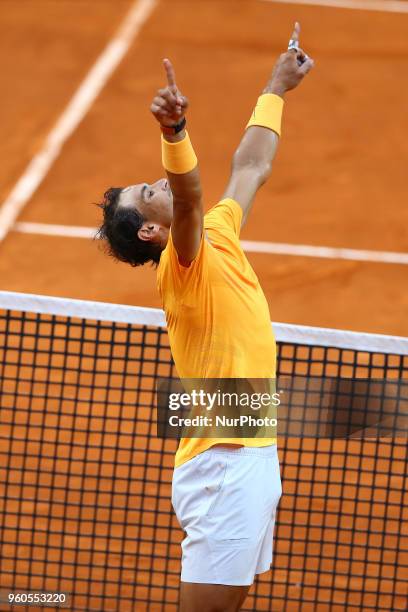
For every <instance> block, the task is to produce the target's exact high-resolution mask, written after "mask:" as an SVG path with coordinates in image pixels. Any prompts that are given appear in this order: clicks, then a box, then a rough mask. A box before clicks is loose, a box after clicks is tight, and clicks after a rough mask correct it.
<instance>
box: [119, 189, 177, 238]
mask: <svg viewBox="0 0 408 612" xmlns="http://www.w3.org/2000/svg"><path fill="white" fill-rule="evenodd" d="M118 205H119V207H122V206H123V207H130V208H136V210H137V211H138V212H139V213H140V214H141V215H142V216H143V217H144V218H145V220H146V223H147V224H153V225H155V226H158V227H162V228H163V229H169V228H170V225H171V222H172V219H173V195H172V193H171V190H170V186H169V183H168V181H167V179H164V178H163V179H159V180H158V181H156V182H155V183H153V184H152V185H149V184H147V183H139V184H138V185H130V186H129V187H125V188H124V189H122V192H121V194H120V196H119V202H118Z"/></svg>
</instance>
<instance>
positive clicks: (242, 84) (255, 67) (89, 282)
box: [0, 0, 408, 335]
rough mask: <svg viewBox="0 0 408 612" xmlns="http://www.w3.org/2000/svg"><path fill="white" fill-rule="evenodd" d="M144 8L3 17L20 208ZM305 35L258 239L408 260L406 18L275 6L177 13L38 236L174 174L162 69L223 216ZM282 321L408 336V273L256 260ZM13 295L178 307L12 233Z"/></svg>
mask: <svg viewBox="0 0 408 612" xmlns="http://www.w3.org/2000/svg"><path fill="white" fill-rule="evenodd" d="M129 6H131V3H130V2H126V1H120V0H115V1H113V0H112V1H108V0H104V1H101V2H87V1H84V0H75V2H72V1H66V0H59V2H46V1H32V0H25V1H24V3H15V2H11V1H8V0H3V2H1V6H0V19H1V28H2V36H1V40H0V49H1V53H0V58H1V59H0V67H1V74H2V79H3V88H2V96H1V102H0V104H1V115H2V122H1V126H0V149H1V158H2V163H1V167H0V196H1V197H2V198H3V199H4V198H5V197H6V196H7V194H8V192H9V191H10V189H11V188H12V186H13V185H14V184H15V182H16V180H17V179H18V177H19V176H20V175H21V173H22V172H23V170H24V168H25V167H26V164H27V163H28V161H29V160H30V159H31V157H32V156H33V154H34V153H35V152H36V151H37V150H38V149H39V147H40V146H41V144H42V142H43V140H44V138H45V136H46V135H47V133H48V131H49V130H50V129H51V127H52V126H53V124H54V123H55V121H56V119H57V117H58V116H59V114H60V113H61V112H62V110H63V108H64V107H65V105H66V104H67V102H68V100H69V99H70V97H71V95H72V94H73V93H74V91H75V90H76V88H77V86H78V85H79V83H80V82H81V80H82V79H83V78H84V76H85V75H86V73H87V71H88V70H89V68H90V67H91V65H92V63H93V62H94V61H95V59H96V58H97V57H98V55H99V54H100V52H101V51H102V49H103V48H104V46H105V44H106V43H107V42H108V41H109V39H110V38H111V36H112V34H113V33H114V32H115V30H116V28H117V26H118V25H119V23H120V22H121V20H122V19H123V17H124V15H125V14H126V11H127V10H128V8H129ZM295 19H299V21H300V22H301V25H302V44H303V46H304V48H305V49H306V50H307V52H308V53H309V54H310V55H312V56H313V57H314V58H315V59H316V68H315V70H314V72H313V74H312V75H310V77H309V78H308V79H307V82H305V83H304V84H303V85H302V86H301V87H300V88H299V89H298V90H297V91H296V92H291V93H290V94H288V96H287V103H286V109H285V117H284V131H283V138H282V142H281V145H280V149H279V151H278V155H277V157H276V161H275V165H274V170H273V175H272V177H271V179H270V180H269V182H268V183H267V185H266V186H265V187H264V188H263V189H262V191H261V192H260V193H259V195H258V197H257V200H256V202H255V205H254V208H253V211H252V213H251V216H250V219H249V222H248V224H247V226H246V227H245V229H244V231H243V233H242V237H243V238H245V239H249V240H263V241H271V242H287V243H295V244H309V245H324V246H335V247H349V248H355V249H369V250H388V251H407V247H408V243H407V233H406V228H407V226H408V212H407V207H406V205H405V201H406V195H407V192H406V159H407V153H408V144H407V139H406V138H405V132H404V129H403V126H404V124H405V122H406V99H407V87H408V86H407V82H406V79H405V77H404V75H405V74H406V73H407V69H408V43H407V38H406V26H407V19H408V17H407V16H405V15H398V14H390V13H381V12H367V11H356V10H345V9H342V10H340V9H333V8H329V7H327V8H325V7H308V6H294V5H285V4H270V3H266V2H261V1H257V0H248V1H246V0H236V1H233V0H231V1H225V0H224V1H216V0H211V1H201V0H194V1H193V0H191V1H190V2H187V1H183V2H181V1H176V0H165V1H164V0H162V1H161V2H159V3H158V6H157V8H156V9H155V11H154V13H153V15H152V16H151V18H150V19H149V20H148V21H147V23H146V24H145V25H144V27H143V28H142V30H141V32H140V34H139V36H138V37H137V39H136V40H135V42H134V44H133V45H132V47H131V50H130V52H129V53H128V55H127V56H126V58H125V59H124V61H123V62H122V64H121V65H120V66H119V68H118V70H117V71H116V72H115V73H114V75H113V76H112V78H111V79H110V80H109V82H108V84H107V86H106V87H105V89H104V90H103V91H102V94H101V95H100V97H99V98H98V99H97V101H96V103H95V104H94V105H93V107H92V108H91V110H90V112H89V113H88V115H87V116H86V117H85V119H84V121H83V122H82V123H81V125H80V126H79V128H78V129H77V130H76V132H75V133H74V135H73V136H72V137H71V138H70V139H69V141H68V142H67V143H66V145H65V147H64V148H63V150H62V153H61V155H60V157H59V158H58V160H57V161H56V163H55V164H54V166H53V167H52V169H51V171H50V172H49V174H48V175H47V177H46V179H45V181H44V182H43V184H42V185H41V186H40V188H39V189H38V191H37V192H36V193H35V195H34V196H33V198H32V199H31V201H30V202H29V203H28V204H27V206H26V208H25V209H24V211H23V213H22V215H21V216H20V219H19V220H21V221H32V222H42V223H56V224H64V225H81V226H91V227H92V226H95V227H96V225H97V224H98V223H99V221H100V218H99V210H97V209H96V207H94V206H93V205H92V203H93V202H96V201H98V200H99V199H100V198H101V196H102V194H103V191H104V190H105V188H107V187H109V186H111V185H118V186H122V185H123V186H124V185H127V184H132V183H135V182H141V181H147V182H153V181H154V180H156V179H157V178H159V177H160V176H162V174H163V170H162V168H161V163H160V143H159V135H158V130H157V126H156V124H155V122H154V120H153V118H152V117H151V116H150V113H149V104H150V101H151V97H152V95H153V93H154V92H155V90H156V89H157V88H158V87H160V86H162V84H163V74H162V68H161V58H162V57H163V56H165V55H167V56H169V57H170V58H171V59H172V60H173V62H174V65H175V67H176V71H177V77H178V82H179V84H180V88H182V91H183V92H185V94H186V95H188V96H189V98H190V102H191V108H190V112H189V129H190V133H191V136H192V139H193V142H194V146H195V148H196V151H197V154H198V156H199V160H200V164H201V171H202V180H203V185H204V193H205V203H206V207H210V206H211V205H212V204H214V203H215V202H216V201H217V199H218V198H219V197H220V195H221V194H222V192H223V189H224V187H225V184H226V181H227V180H228V174H229V167H230V159H231V156H232V154H233V152H234V149H235V147H236V146H237V144H238V142H239V139H240V137H241V134H242V130H243V127H244V125H245V122H246V120H247V118H248V116H249V114H250V111H251V109H252V106H253V104H254V102H255V100H256V98H257V95H258V93H259V92H260V91H261V90H262V88H263V86H264V84H265V82H266V79H267V78H268V75H269V73H270V71H271V68H272V65H273V62H274V59H275V58H276V56H277V55H278V54H279V52H280V51H281V50H282V49H283V48H284V46H285V43H286V42H287V37H288V33H290V31H291V27H292V25H293V22H294V20H295ZM248 257H249V259H250V261H251V263H252V264H253V266H254V268H255V270H256V272H257V274H258V276H259V278H260V280H261V283H262V286H263V287H264V290H265V293H266V295H267V298H268V301H269V305H270V310H271V318H272V320H275V321H285V322H289V323H301V324H310V325H318V326H329V327H338V328H348V329H354V330H362V331H372V332H379V333H390V334H400V335H406V334H407V320H408V319H407V312H408V290H407V269H406V267H405V266H402V265H395V264H377V263H364V262H354V261H341V260H325V259H316V258H304V257H291V256H276V255H264V254H249V255H248ZM0 288H1V289H6V290H11V291H22V292H32V293H41V294H49V295H57V296H66V297H74V298H85V299H91V300H102V301H109V302H118V303H125V304H135V305H146V306H160V305H161V304H160V300H159V296H158V295H157V293H156V285H155V274H154V271H153V270H152V269H150V268H149V267H146V268H145V269H132V268H131V267H127V266H126V265H123V264H116V263H114V262H113V261H110V260H109V259H108V258H107V257H105V256H103V255H102V254H101V252H100V251H99V250H98V248H97V245H96V244H95V243H93V242H92V241H89V240H86V239H80V238H61V237H51V236H50V237H48V236H38V235H34V234H33V235H26V234H20V233H17V232H14V231H12V232H10V233H9V235H8V236H7V238H6V239H5V240H4V241H3V243H2V244H0Z"/></svg>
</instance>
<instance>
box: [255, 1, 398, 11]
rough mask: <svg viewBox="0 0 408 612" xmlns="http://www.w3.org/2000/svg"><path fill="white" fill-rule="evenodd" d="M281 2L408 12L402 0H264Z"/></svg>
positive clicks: (361, 9)
mask: <svg viewBox="0 0 408 612" xmlns="http://www.w3.org/2000/svg"><path fill="white" fill-rule="evenodd" d="M263 2H280V3H281V4H306V5H308V6H330V7H332V8H346V9H357V10H360V11H381V12H386V13H408V3H407V2H403V1H402V0H263Z"/></svg>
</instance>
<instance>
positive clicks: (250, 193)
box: [223, 23, 313, 225]
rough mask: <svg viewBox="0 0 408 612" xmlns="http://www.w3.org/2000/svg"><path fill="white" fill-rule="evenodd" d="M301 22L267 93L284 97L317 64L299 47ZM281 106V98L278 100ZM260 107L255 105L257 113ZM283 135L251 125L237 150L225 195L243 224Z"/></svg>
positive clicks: (265, 90)
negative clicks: (240, 214)
mask: <svg viewBox="0 0 408 612" xmlns="http://www.w3.org/2000/svg"><path fill="white" fill-rule="evenodd" d="M299 32H300V25H299V24H298V23H296V24H295V29H294V31H293V33H292V38H291V40H290V43H289V50H288V51H287V52H286V53H283V54H282V55H281V56H280V57H279V59H278V61H277V62H276V64H275V67H274V69H273V72H272V76H271V78H270V79H269V81H268V83H267V85H266V87H265V89H264V90H263V93H264V94H274V95H275V96H278V97H279V98H282V99H283V98H284V96H285V93H286V92H287V91H289V90H290V89H294V88H295V87H297V86H298V85H299V83H300V82H301V81H302V79H303V77H304V76H305V75H306V74H307V73H308V72H309V70H310V69H311V68H312V67H313V60H311V59H310V58H308V57H307V56H306V55H305V53H304V52H303V51H302V50H301V49H300V48H299ZM274 102H275V103H276V104H277V105H278V106H279V104H283V102H280V100H275V101H274ZM256 110H257V108H255V111H254V116H255V113H256ZM278 142H279V135H278V133H277V132H276V131H274V130H273V129H269V128H267V127H262V126H259V125H251V126H250V127H248V128H247V129H246V131H245V134H244V136H243V138H242V140H241V142H240V144H239V146H238V149H237V150H236V152H235V154H234V157H233V160H232V170H231V176H230V180H229V183H228V186H227V188H226V190H225V192H224V196H223V197H224V198H232V199H234V200H236V201H237V202H238V204H239V205H240V206H241V208H242V210H243V213H244V214H243V220H242V225H243V224H244V223H245V221H246V218H247V216H248V213H249V210H250V208H251V205H252V202H253V199H254V197H255V194H256V192H257V191H258V189H259V188H260V187H261V186H262V185H263V184H264V183H265V181H266V180H267V179H268V177H269V176H270V174H271V170H272V161H273V158H274V157H275V153H276V150H277V148H278Z"/></svg>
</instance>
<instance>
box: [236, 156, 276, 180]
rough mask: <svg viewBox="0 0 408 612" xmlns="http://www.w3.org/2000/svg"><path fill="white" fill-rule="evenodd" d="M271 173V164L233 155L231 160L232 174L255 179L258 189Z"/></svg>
mask: <svg viewBox="0 0 408 612" xmlns="http://www.w3.org/2000/svg"><path fill="white" fill-rule="evenodd" d="M271 172H272V163H271V162H267V161H264V160H259V159H256V158H251V157H247V158H246V159H242V157H241V156H239V155H234V157H233V159H232V173H233V174H236V175H238V174H241V175H242V176H248V178H249V177H250V178H251V179H252V180H254V179H255V181H256V182H257V184H258V186H259V187H260V186H261V185H263V184H264V183H265V181H267V179H268V178H269V176H270V174H271Z"/></svg>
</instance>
